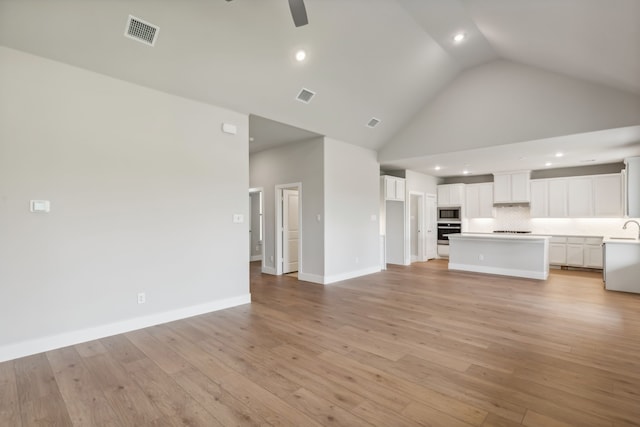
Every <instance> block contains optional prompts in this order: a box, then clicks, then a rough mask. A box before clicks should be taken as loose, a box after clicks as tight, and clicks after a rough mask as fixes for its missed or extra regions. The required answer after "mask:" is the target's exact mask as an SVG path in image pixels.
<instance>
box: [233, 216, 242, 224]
mask: <svg viewBox="0 0 640 427" xmlns="http://www.w3.org/2000/svg"><path fill="white" fill-rule="evenodd" d="M243 222H244V215H242V214H233V223H234V224H242V223H243Z"/></svg>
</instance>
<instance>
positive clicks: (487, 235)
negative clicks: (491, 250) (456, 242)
mask: <svg viewBox="0 0 640 427" xmlns="http://www.w3.org/2000/svg"><path fill="white" fill-rule="evenodd" d="M448 237H449V239H459V238H461V237H463V238H471V239H479V240H480V239H491V240H549V239H551V237H552V236H542V235H537V234H536V235H531V234H509V233H498V234H492V233H455V234H449V235H448Z"/></svg>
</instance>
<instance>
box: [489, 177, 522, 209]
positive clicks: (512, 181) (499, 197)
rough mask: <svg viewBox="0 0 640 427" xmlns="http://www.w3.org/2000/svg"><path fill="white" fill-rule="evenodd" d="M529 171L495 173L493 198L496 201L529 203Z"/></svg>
mask: <svg viewBox="0 0 640 427" xmlns="http://www.w3.org/2000/svg"><path fill="white" fill-rule="evenodd" d="M529 177H530V172H529V171H519V172H510V173H499V174H498V173H496V174H493V191H494V192H493V200H494V202H495V203H527V202H529V201H530V194H529Z"/></svg>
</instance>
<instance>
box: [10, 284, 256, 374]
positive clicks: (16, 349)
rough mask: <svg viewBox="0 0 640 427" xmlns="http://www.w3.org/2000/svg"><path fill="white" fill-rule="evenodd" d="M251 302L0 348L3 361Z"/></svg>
mask: <svg viewBox="0 0 640 427" xmlns="http://www.w3.org/2000/svg"><path fill="white" fill-rule="evenodd" d="M250 303H251V294H246V295H241V296H238V297H233V298H225V299H221V300H216V301H210V302H207V303H205V304H198V305H192V306H190V307H184V308H179V309H176V310H170V311H165V312H162V313H156V314H150V315H148V316H142V317H135V318H133V319H127V320H123V321H120V322H114V323H109V324H106V325H100V326H96V327H92V328H86V329H80V330H77V331H71V332H65V333H62V334H57V335H51V336H47V337H42V338H36V339H32V340H28V341H23V342H19V343H16V344H9V345H5V346H2V347H0V362H4V361H7V360H12V359H17V358H19V357H25V356H30V355H32V354H37V353H42V352H44V351H49V350H55V349H57V348H62V347H67V346H70V345H75V344H79V343H83V342H87V341H93V340H96V339H100V338H104V337H109V336H112V335H117V334H122V333H125V332H130V331H135V330H136V329H142V328H147V327H149V326H154V325H159V324H161V323H167V322H173V321H175V320H180V319H185V318H187V317H193V316H198V315H200V314H205V313H210V312H212V311H218V310H223V309H225V308H231V307H235V306H238V305H243V304H250Z"/></svg>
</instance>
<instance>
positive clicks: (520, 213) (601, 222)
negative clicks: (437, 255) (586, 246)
mask: <svg viewBox="0 0 640 427" xmlns="http://www.w3.org/2000/svg"><path fill="white" fill-rule="evenodd" d="M627 219H628V218H531V216H530V214H529V208H528V207H521V206H504V207H498V208H496V216H495V218H479V219H468V220H464V221H463V227H464V231H466V232H471V233H491V232H492V231H494V230H522V231H531V232H532V233H534V234H549V235H576V236H617V237H634V236H637V235H638V227H637V226H636V225H635V224H630V225H629V227H628V228H627V230H623V229H622V226H623V225H624V223H625V222H626V221H627Z"/></svg>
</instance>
